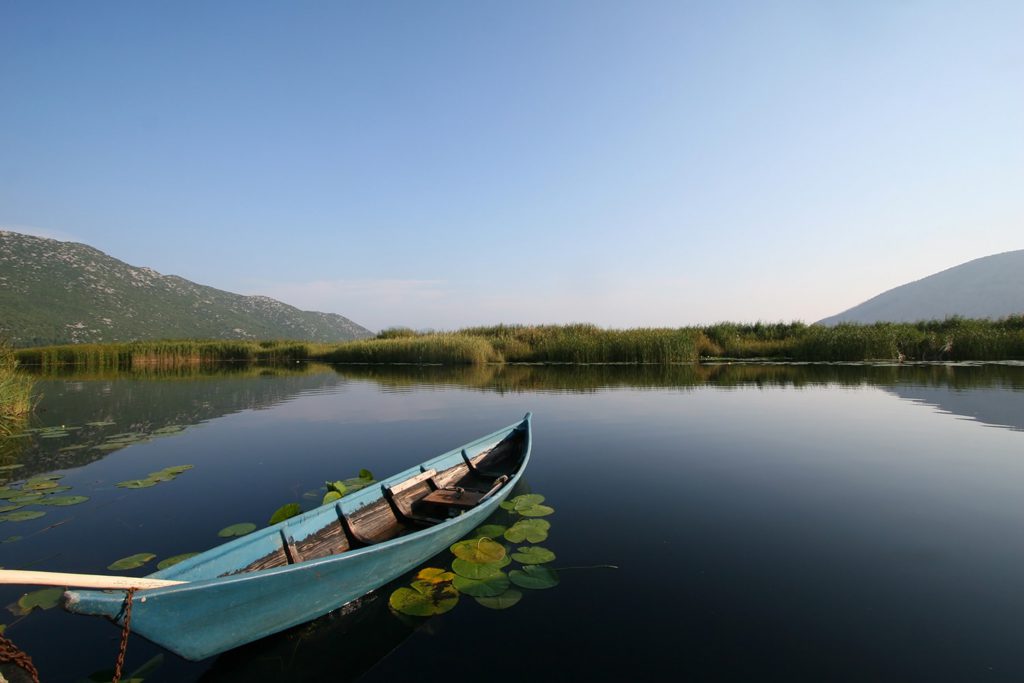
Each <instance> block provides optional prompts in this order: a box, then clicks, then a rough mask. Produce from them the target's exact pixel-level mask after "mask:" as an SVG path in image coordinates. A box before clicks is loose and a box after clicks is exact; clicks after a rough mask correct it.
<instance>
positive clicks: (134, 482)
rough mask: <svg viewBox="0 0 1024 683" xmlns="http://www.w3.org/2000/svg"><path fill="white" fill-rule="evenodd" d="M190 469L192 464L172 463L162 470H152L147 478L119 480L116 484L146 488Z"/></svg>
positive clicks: (125, 487) (119, 486)
mask: <svg viewBox="0 0 1024 683" xmlns="http://www.w3.org/2000/svg"><path fill="white" fill-rule="evenodd" d="M190 469H192V465H172V466H171V467H165V468H163V469H162V470H157V471H156V472H150V473H149V476H147V477H146V478H145V479H129V480H128V481H119V482H117V483H116V484H115V486H117V487H118V488H122V489H146V488H149V487H150V486H156V485H157V484H160V483H163V482H165V481H172V480H173V479H174V478H175V477H177V476H178V475H180V474H181V473H183V472H187V471H188V470H190Z"/></svg>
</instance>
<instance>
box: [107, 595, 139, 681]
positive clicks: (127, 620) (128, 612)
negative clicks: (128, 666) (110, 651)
mask: <svg viewBox="0 0 1024 683" xmlns="http://www.w3.org/2000/svg"><path fill="white" fill-rule="evenodd" d="M134 595H135V589H134V588H129V589H128V591H127V593H126V595H125V596H124V627H123V628H122V629H121V649H120V650H119V651H118V653H117V664H115V665H114V679H113V681H112V682H111V683H119V681H120V680H121V670H122V669H124V655H125V653H126V652H128V634H129V633H130V632H131V630H132V597H133V596H134Z"/></svg>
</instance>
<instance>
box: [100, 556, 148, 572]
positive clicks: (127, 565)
mask: <svg viewBox="0 0 1024 683" xmlns="http://www.w3.org/2000/svg"><path fill="white" fill-rule="evenodd" d="M154 557H156V554H155V553H135V554H134V555H129V556H128V557H122V558H121V559H120V560H118V561H117V562H114V563H113V564H110V565H108V566H107V569H109V570H111V571H115V572H122V571H125V570H126V569H136V568H137V567H141V566H142V565H144V564H146V563H147V562H149V561H150V560H152V559H153V558H154Z"/></svg>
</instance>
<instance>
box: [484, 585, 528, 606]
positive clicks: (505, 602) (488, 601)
mask: <svg viewBox="0 0 1024 683" xmlns="http://www.w3.org/2000/svg"><path fill="white" fill-rule="evenodd" d="M522 599H523V593H522V591H517V590H516V589H515V588H509V589H508V590H507V591H505V592H504V593H502V594H501V595H495V596H480V597H478V598H476V601H477V602H478V603H479V604H481V605H483V606H484V607H486V608H487V609H508V608H509V607H513V606H514V605H516V604H517V603H518V602H519V601H520V600H522Z"/></svg>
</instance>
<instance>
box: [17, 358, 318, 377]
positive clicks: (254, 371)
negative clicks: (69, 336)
mask: <svg viewBox="0 0 1024 683" xmlns="http://www.w3.org/2000/svg"><path fill="white" fill-rule="evenodd" d="M24 371H25V372H28V373H30V374H32V375H33V376H36V377H39V378H41V379H73V380H112V379H152V380H166V379H215V378H218V377H238V378H244V377H293V376H294V377H297V376H301V375H312V374H317V373H322V372H330V368H329V367H328V366H326V365H324V364H322V363H289V364H273V363H251V362H245V361H242V362H231V361H222V362H216V361H203V362H202V363H195V364H173V363H137V364H132V365H131V366H130V367H127V368H122V369H118V368H116V367H90V366H82V365H46V366H38V365H37V366H27V367H25V368H24Z"/></svg>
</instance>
